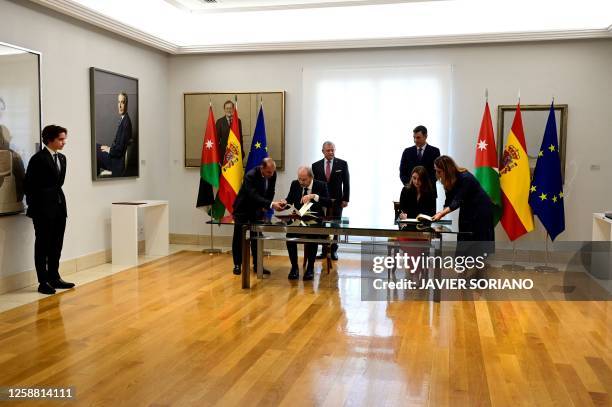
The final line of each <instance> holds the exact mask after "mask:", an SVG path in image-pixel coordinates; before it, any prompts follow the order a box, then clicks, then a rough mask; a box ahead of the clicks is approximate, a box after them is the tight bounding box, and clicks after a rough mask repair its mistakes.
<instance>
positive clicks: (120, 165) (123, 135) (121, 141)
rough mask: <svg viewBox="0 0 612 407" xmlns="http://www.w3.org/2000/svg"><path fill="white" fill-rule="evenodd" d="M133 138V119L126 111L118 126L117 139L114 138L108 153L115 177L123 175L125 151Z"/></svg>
mask: <svg viewBox="0 0 612 407" xmlns="http://www.w3.org/2000/svg"><path fill="white" fill-rule="evenodd" d="M131 140H132V119H130V116H129V115H128V114H127V113H126V114H125V115H124V116H123V118H122V119H121V122H119V125H118V126H117V132H116V133H115V140H113V145H112V146H111V147H110V151H109V153H108V155H109V157H110V165H111V172H112V173H113V176H114V177H120V176H122V175H123V173H124V171H125V152H126V150H127V147H128V144H129V142H130V141H131Z"/></svg>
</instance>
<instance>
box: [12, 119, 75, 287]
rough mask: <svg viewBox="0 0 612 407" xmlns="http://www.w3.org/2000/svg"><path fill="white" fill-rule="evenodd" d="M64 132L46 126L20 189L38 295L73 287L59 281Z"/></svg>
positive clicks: (63, 225)
mask: <svg viewBox="0 0 612 407" xmlns="http://www.w3.org/2000/svg"><path fill="white" fill-rule="evenodd" d="M67 138H68V130H66V129H65V128H64V127H61V126H56V125H53V124H52V125H49V126H46V127H45V128H44V129H43V131H42V141H43V144H44V147H43V148H42V149H41V150H40V151H39V152H37V153H36V154H34V155H33V156H32V158H31V159H30V162H29V163H28V169H27V170H26V175H25V180H24V187H25V194H26V202H27V204H28V210H27V213H26V214H27V216H29V217H30V218H32V222H33V223H34V232H35V240H34V264H35V266H36V275H37V277H38V284H39V285H38V292H40V293H42V294H54V293H55V290H56V289H65V288H72V287H74V284H73V283H68V282H66V281H64V280H62V278H61V277H60V274H59V260H60V256H61V253H62V246H63V243H64V231H65V229H66V217H67V216H68V211H67V209H66V197H65V196H64V191H62V186H63V185H64V179H65V178H66V164H67V163H66V156H65V155H64V154H62V153H61V152H60V151H61V150H62V149H63V148H64V146H65V145H66V139H67Z"/></svg>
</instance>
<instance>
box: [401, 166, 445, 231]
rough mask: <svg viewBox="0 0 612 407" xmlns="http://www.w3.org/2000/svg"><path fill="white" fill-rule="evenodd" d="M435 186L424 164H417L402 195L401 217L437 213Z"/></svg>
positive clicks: (406, 217)
mask: <svg viewBox="0 0 612 407" xmlns="http://www.w3.org/2000/svg"><path fill="white" fill-rule="evenodd" d="M433 188H434V187H433V186H432V185H431V181H430V180H429V176H428V175H427V170H426V169H425V167H423V166H420V165H419V166H416V167H414V169H413V170H412V174H411V175H410V182H409V183H408V185H407V186H405V187H404V188H403V189H402V193H401V195H400V214H399V218H400V219H408V218H412V219H414V218H416V217H417V215H420V214H423V215H429V216H433V214H435V213H436V198H435V197H434V193H433Z"/></svg>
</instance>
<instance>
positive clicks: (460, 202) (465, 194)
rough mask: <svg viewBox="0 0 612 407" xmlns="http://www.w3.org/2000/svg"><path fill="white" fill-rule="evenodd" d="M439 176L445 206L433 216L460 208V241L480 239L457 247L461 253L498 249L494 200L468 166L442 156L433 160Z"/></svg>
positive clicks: (443, 214) (474, 253)
mask: <svg viewBox="0 0 612 407" xmlns="http://www.w3.org/2000/svg"><path fill="white" fill-rule="evenodd" d="M434 168H435V170H436V177H437V178H438V179H439V180H440V182H441V183H442V185H443V186H444V190H445V191H446V201H445V202H444V209H442V210H441V211H440V212H438V213H436V214H435V215H434V216H433V220H434V221H436V220H440V219H442V218H443V217H444V216H446V215H448V214H449V213H450V212H452V211H454V210H456V209H459V235H458V236H457V240H458V241H470V242H479V243H478V244H473V245H463V246H461V247H460V246H458V247H457V249H458V251H459V252H463V253H462V254H471V255H478V256H480V255H483V254H484V253H492V252H493V251H494V250H495V247H494V245H493V243H492V242H493V241H494V240H495V233H494V229H493V228H494V225H493V203H492V202H491V199H490V198H489V196H488V195H487V193H486V192H485V191H484V190H483V189H482V187H481V186H480V183H479V182H478V180H477V179H476V178H475V177H474V176H473V175H472V174H470V173H469V172H468V171H467V170H466V169H465V168H461V167H458V166H457V164H455V161H454V160H453V159H452V158H451V157H449V156H446V155H442V156H440V157H438V158H436V160H435V161H434Z"/></svg>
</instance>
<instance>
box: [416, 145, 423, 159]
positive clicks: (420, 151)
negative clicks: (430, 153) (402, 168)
mask: <svg viewBox="0 0 612 407" xmlns="http://www.w3.org/2000/svg"><path fill="white" fill-rule="evenodd" d="M422 158H423V147H419V151H417V159H418V160H419V161H421V159H422Z"/></svg>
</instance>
